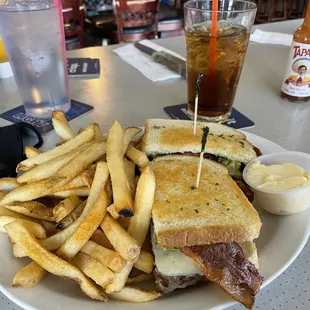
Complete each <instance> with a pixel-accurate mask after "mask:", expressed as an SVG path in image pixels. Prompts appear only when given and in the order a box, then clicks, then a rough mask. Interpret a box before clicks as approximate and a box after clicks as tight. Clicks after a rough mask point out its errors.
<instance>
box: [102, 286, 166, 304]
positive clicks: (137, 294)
mask: <svg viewBox="0 0 310 310" xmlns="http://www.w3.org/2000/svg"><path fill="white" fill-rule="evenodd" d="M160 296H161V294H160V293H159V292H156V291H147V290H144V289H141V288H138V287H133V286H125V287H124V288H123V289H122V290H121V291H120V292H117V293H113V294H108V297H110V298H111V299H115V300H120V301H128V302H135V303H139V302H147V301H151V300H154V299H156V298H159V297H160Z"/></svg>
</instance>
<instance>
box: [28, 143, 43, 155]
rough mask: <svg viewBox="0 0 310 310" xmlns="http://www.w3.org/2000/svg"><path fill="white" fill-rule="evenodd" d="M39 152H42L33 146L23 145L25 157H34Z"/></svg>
mask: <svg viewBox="0 0 310 310" xmlns="http://www.w3.org/2000/svg"><path fill="white" fill-rule="evenodd" d="M41 153H42V152H41V151H39V150H38V149H36V148H35V147H33V146H28V145H26V146H25V154H26V157H27V158H31V157H35V156H37V155H39V154H41Z"/></svg>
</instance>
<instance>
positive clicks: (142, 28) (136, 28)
mask: <svg viewBox="0 0 310 310" xmlns="http://www.w3.org/2000/svg"><path fill="white" fill-rule="evenodd" d="M159 4H160V2H159V0H139V1H137V0H116V1H115V17H116V25H117V31H116V36H115V32H114V36H113V33H112V36H111V38H110V39H111V43H116V42H115V40H117V42H134V41H139V40H142V39H154V38H156V37H157V34H158V31H157V24H158V12H159Z"/></svg>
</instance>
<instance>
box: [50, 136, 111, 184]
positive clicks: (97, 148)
mask: <svg viewBox="0 0 310 310" xmlns="http://www.w3.org/2000/svg"><path fill="white" fill-rule="evenodd" d="M69 142H70V141H69ZM105 153H106V143H105V142H98V143H93V144H91V145H90V146H89V147H87V148H86V149H83V150H82V151H81V152H80V153H79V154H78V155H77V156H76V157H74V158H73V160H72V161H71V162H70V164H69V165H65V166H64V167H63V168H62V169H60V170H59V171H58V172H57V174H56V175H55V176H54V178H66V181H67V183H66V184H68V182H70V181H72V180H73V179H74V178H75V177H77V176H78V175H79V174H80V173H82V172H83V171H84V170H85V169H87V168H88V167H90V165H91V164H92V163H93V162H94V161H96V160H97V159H99V158H100V157H101V156H102V155H104V154H105Z"/></svg>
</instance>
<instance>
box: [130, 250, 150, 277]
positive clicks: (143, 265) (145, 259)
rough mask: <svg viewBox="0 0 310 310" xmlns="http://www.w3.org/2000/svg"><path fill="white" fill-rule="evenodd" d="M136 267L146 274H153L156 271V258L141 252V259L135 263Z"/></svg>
mask: <svg viewBox="0 0 310 310" xmlns="http://www.w3.org/2000/svg"><path fill="white" fill-rule="evenodd" d="M134 267H135V268H136V269H139V270H141V271H143V272H145V273H151V272H152V271H153V269H154V256H153V255H152V254H151V253H149V252H146V251H141V252H140V256H139V259H138V260H137V261H136V262H135V263H134Z"/></svg>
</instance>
